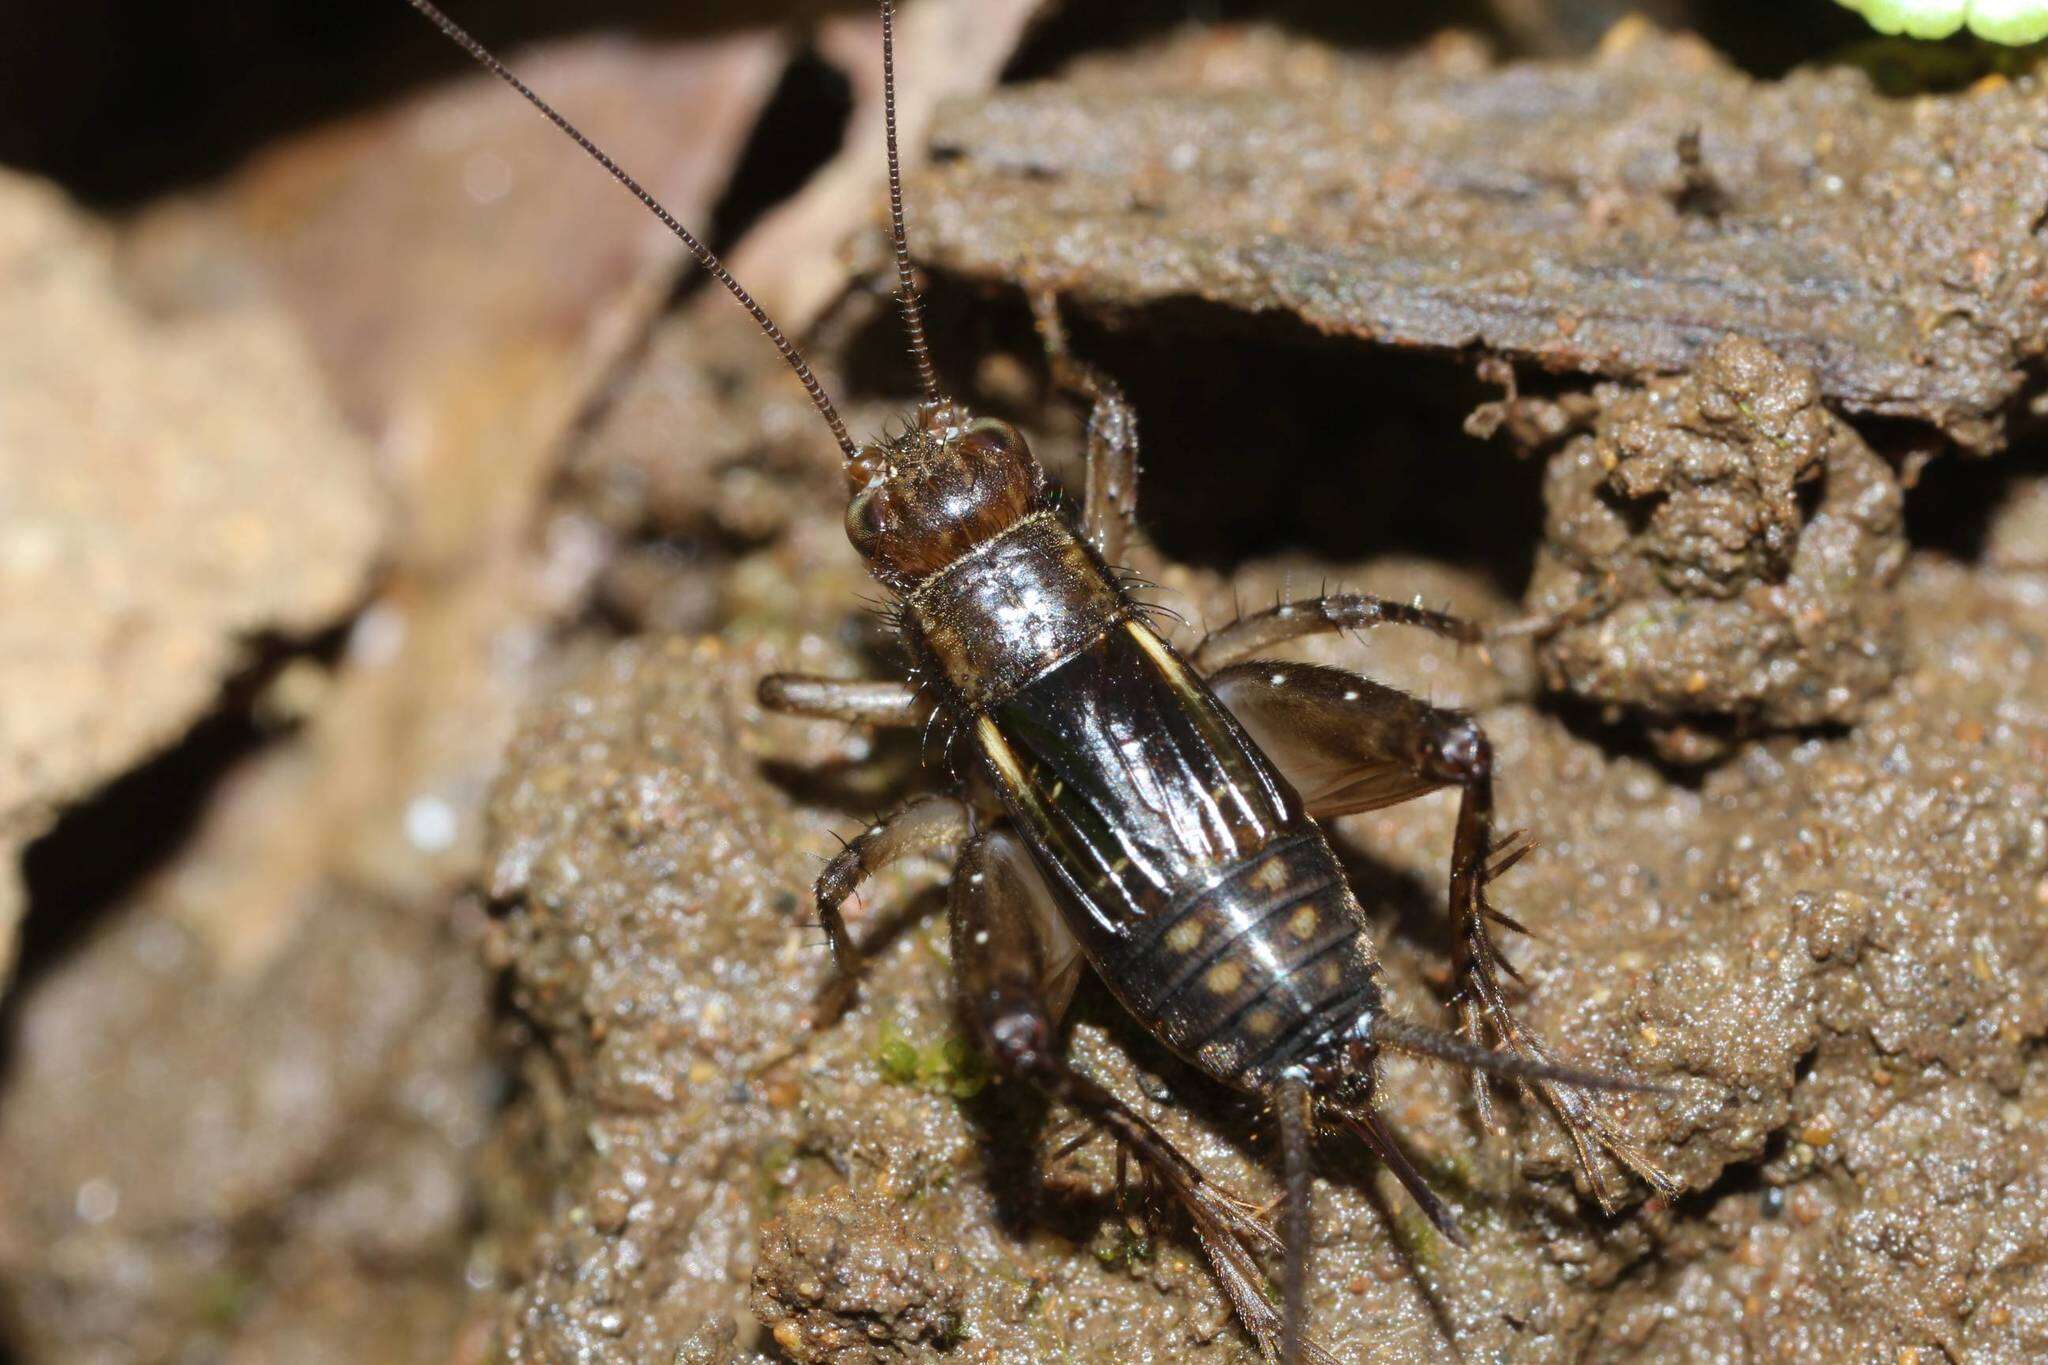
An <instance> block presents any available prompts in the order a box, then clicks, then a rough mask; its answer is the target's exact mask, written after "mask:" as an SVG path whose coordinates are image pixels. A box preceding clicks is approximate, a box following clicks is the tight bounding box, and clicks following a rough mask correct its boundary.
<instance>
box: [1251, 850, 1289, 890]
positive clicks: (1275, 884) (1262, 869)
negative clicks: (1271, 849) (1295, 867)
mask: <svg viewBox="0 0 2048 1365" xmlns="http://www.w3.org/2000/svg"><path fill="white" fill-rule="evenodd" d="M1251 882H1252V885H1253V886H1256V887H1257V888H1258V889H1259V890H1261V891H1278V890H1279V889H1280V888H1281V887H1283V886H1285V885H1287V860H1286V859H1285V858H1268V859H1266V861H1264V862H1262V863H1260V864H1259V867H1258V871H1256V872H1254V873H1252V877H1251Z"/></svg>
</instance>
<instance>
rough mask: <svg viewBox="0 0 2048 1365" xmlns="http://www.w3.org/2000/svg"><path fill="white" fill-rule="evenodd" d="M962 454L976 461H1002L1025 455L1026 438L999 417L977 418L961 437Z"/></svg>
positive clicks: (960, 447)
mask: <svg viewBox="0 0 2048 1365" xmlns="http://www.w3.org/2000/svg"><path fill="white" fill-rule="evenodd" d="M959 449H960V452H961V453H962V454H964V455H966V456H968V457H969V458H970V459H975V460H1001V459H1010V458H1014V457H1016V456H1017V455H1019V454H1022V453H1023V450H1024V436H1023V433H1021V432H1019V431H1018V430H1017V428H1015V427H1013V426H1011V425H1010V424H1009V423H1008V422H1005V421H1003V420H1002V419H1001V418H999V417H977V418H975V419H974V421H973V422H972V423H970V424H969V425H968V428H967V430H966V432H965V433H963V434H962V435H961V437H960V445H959Z"/></svg>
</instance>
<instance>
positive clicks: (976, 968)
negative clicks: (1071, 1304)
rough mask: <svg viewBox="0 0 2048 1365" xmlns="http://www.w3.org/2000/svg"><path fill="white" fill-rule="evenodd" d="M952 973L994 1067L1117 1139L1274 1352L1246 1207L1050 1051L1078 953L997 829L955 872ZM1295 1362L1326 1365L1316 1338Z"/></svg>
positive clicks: (1033, 875)
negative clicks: (1055, 1001)
mask: <svg viewBox="0 0 2048 1365" xmlns="http://www.w3.org/2000/svg"><path fill="white" fill-rule="evenodd" d="M951 921H952V933H953V972H954V978H955V982H956V984H957V987H958V990H959V993H960V1000H961V1005H962V1007H963V1009H964V1010H965V1012H966V1014H967V1016H968V1018H969V1020H970V1021H971V1022H972V1024H973V1025H974V1027H975V1029H976V1031H977V1032H978V1033H979V1034H980V1036H981V1040H982V1043H983V1045H984V1046H985V1047H986V1048H987V1049H988V1051H989V1054H990V1056H991V1057H992V1059H993V1060H994V1061H995V1064H996V1066H997V1068H998V1069H999V1070H1000V1071H1001V1072H1002V1073H1003V1074H1004V1075H1006V1076H1009V1077H1011V1078H1013V1079H1016V1080H1020V1081H1024V1082H1026V1083H1027V1084H1029V1085H1031V1086H1033V1087H1034V1088H1036V1089H1037V1090H1038V1091H1039V1092H1040V1093H1042V1094H1044V1095H1045V1096H1047V1097H1048V1098H1050V1099H1056V1100H1059V1101H1061V1102H1063V1103H1065V1104H1068V1105H1070V1106H1072V1107H1073V1108H1074V1109H1076V1110H1078V1111H1079V1112H1080V1113H1081V1114H1083V1115H1084V1116H1086V1117H1087V1118H1089V1119H1091V1120H1093V1121H1094V1122H1096V1123H1098V1124H1101V1125H1102V1126H1103V1127H1104V1128H1107V1129H1108V1130H1109V1131H1110V1132H1111V1133H1113V1134H1114V1135H1115V1136H1116V1139H1117V1141H1118V1142H1119V1143H1120V1144H1122V1147H1123V1149H1124V1150H1125V1151H1127V1152H1129V1153H1130V1154H1131V1155H1132V1156H1134V1157H1136V1158H1137V1159H1138V1161H1139V1162H1140V1163H1141V1164H1142V1165H1143V1166H1144V1167H1145V1169H1146V1170H1147V1171H1149V1172H1150V1173H1151V1174H1152V1176H1153V1177H1154V1178H1156V1179H1157V1180H1158V1181H1159V1182H1160V1184H1161V1186H1162V1187H1163V1188H1164V1189H1166V1190H1168V1191H1170V1192H1171V1193H1172V1194H1173V1196H1174V1198H1175V1199H1177V1200H1178V1201H1179V1202H1180V1204H1181V1206H1182V1207H1183V1208H1185V1209H1186V1210H1187V1212H1188V1216H1189V1218H1190V1219H1191V1220H1192V1222H1193V1224H1194V1228H1195V1235H1196V1237H1197V1239H1198V1240H1199V1241H1200V1242H1201V1244H1202V1250H1203V1251H1204V1252H1205V1253H1206V1254H1207V1255H1208V1258H1209V1262H1210V1264H1211V1266H1213V1267H1214V1269H1215V1271H1216V1276H1217V1279H1218V1280H1219V1281H1220V1282H1221V1284H1222V1286H1223V1290H1224V1294H1225V1296H1226V1297H1227V1298H1228V1299H1229V1300H1230V1304H1231V1307H1232V1308H1233V1309H1235V1310H1236V1312H1237V1316H1238V1319H1239V1321H1241V1322H1243V1323H1244V1325H1245V1327H1246V1329H1247V1330H1248V1331H1250V1332H1251V1334H1252V1337H1253V1339H1254V1340H1256V1341H1257V1342H1258V1343H1259V1349H1260V1350H1261V1351H1262V1352H1263V1353H1264V1354H1265V1355H1266V1356H1267V1357H1268V1358H1271V1357H1273V1356H1274V1354H1275V1353H1276V1352H1278V1351H1279V1350H1280V1349H1281V1344H1282V1343H1281V1339H1282V1336H1283V1324H1282V1322H1281V1316H1280V1313H1279V1312H1278V1310H1276V1309H1275V1307H1274V1306H1273V1303H1272V1301H1271V1300H1270V1299H1269V1298H1268V1297H1267V1295H1266V1290H1265V1273H1264V1271H1263V1270H1262V1269H1261V1268H1260V1266H1259V1262H1258V1260H1257V1258H1256V1257H1255V1256H1254V1255H1253V1249H1254V1248H1257V1249H1260V1250H1264V1251H1268V1252H1277V1251H1280V1250H1281V1247H1280V1244H1279V1240H1278V1239H1277V1238H1275V1237H1274V1235H1273V1234H1272V1232H1271V1231H1270V1230H1269V1229H1267V1228H1266V1226H1265V1225H1264V1224H1262V1223H1260V1222H1259V1221H1258V1219H1257V1218H1256V1217H1255V1216H1254V1212H1253V1209H1252V1207H1251V1206H1250V1205H1249V1204H1247V1203H1245V1202H1244V1201H1243V1200H1241V1199H1239V1198H1237V1197H1236V1196H1234V1195H1232V1194H1230V1193H1229V1192H1228V1191H1227V1190H1225V1189H1223V1188H1222V1187H1221V1186H1219V1185H1217V1184H1215V1183H1214V1182H1213V1181H1211V1180H1209V1179H1208V1178H1207V1177H1206V1176H1204V1175H1203V1174H1202V1173H1201V1171H1200V1170H1199V1169H1197V1168H1196V1166H1195V1164H1194V1163H1193V1162H1192V1161H1189V1160H1188V1159H1187V1158H1186V1157H1184V1156H1182V1155H1181V1154H1180V1153H1179V1152H1178V1151H1176V1150H1175V1149H1174V1147H1173V1144H1172V1143H1170V1142H1168V1141H1167V1140H1166V1137H1165V1136H1164V1135H1163V1134H1162V1133H1160V1131H1159V1130H1158V1129H1157V1128H1154V1127H1153V1126H1152V1125H1151V1124H1150V1123H1149V1122H1147V1121H1146V1120H1145V1118H1144V1117H1143V1116H1142V1115H1140V1114H1138V1113H1137V1112H1136V1111H1135V1110H1133V1109H1132V1108H1131V1107H1130V1106H1129V1105H1127V1104H1125V1103H1124V1102H1123V1101H1122V1100H1120V1099H1118V1098H1117V1097H1116V1096H1115V1095H1114V1094H1112V1093H1111V1092H1110V1091H1109V1090H1108V1089H1107V1088H1106V1087H1104V1086H1103V1085H1102V1084H1101V1083H1100V1082H1098V1081H1095V1080H1092V1079H1090V1078H1089V1077H1087V1076H1084V1075H1082V1074H1081V1073H1080V1072H1078V1071H1076V1070H1075V1069H1074V1068H1073V1067H1072V1066H1070V1065H1068V1063H1067V1061H1066V1059H1065V1058H1064V1057H1062V1056H1061V1055H1060V1054H1059V1052H1058V1051H1057V1049H1056V1048H1055V1046H1054V1040H1053V1019H1054V1016H1055V1014H1056V1013H1057V1011H1056V1010H1055V1009H1053V1008H1052V1006H1051V1004H1049V1002H1048V999H1047V996H1048V992H1053V993H1062V992H1063V987H1062V985H1061V982H1062V981H1063V979H1064V978H1065V976H1066V973H1067V970H1068V966H1067V964H1071V963H1075V962H1078V960H1079V948H1078V946H1077V945H1076V944H1075V942H1074V939H1073V937H1072V935H1071V934H1069V933H1068V932H1067V931H1066V927H1065V922H1064V921H1063V920H1062V919H1061V918H1060V915H1059V907H1058V904H1057V902H1056V901H1055V900H1054V899H1053V894H1052V891H1051V888H1049V887H1048V886H1047V885H1046V882H1045V878H1044V877H1043V876H1042V875H1041V874H1040V873H1039V870H1038V867H1037V865H1036V864H1035V863H1034V862H1033V861H1032V860H1031V854H1030V852H1029V851H1028V850H1027V849H1026V848H1025V847H1024V844H1023V842H1022V841H1021V840H1019V839H1018V838H1017V837H1016V835H1014V834H1011V833H1009V832H1007V831H998V832H996V833H993V834H989V835H984V836H982V837H980V838H977V839H975V840H974V841H973V842H972V843H970V844H969V845H968V846H967V848H966V849H965V850H964V851H963V852H962V854H961V856H960V864H959V866H958V868H956V869H955V871H954V874H953V900H952V909H951ZM1303 1349H1304V1358H1306V1359H1308V1360H1311V1361H1315V1362H1318V1365H1334V1361H1332V1360H1331V1357H1330V1356H1329V1355H1328V1354H1327V1353H1326V1352H1324V1351H1323V1350H1322V1349H1321V1348H1320V1347H1318V1346H1316V1345H1314V1343H1312V1342H1311V1343H1304V1344H1303Z"/></svg>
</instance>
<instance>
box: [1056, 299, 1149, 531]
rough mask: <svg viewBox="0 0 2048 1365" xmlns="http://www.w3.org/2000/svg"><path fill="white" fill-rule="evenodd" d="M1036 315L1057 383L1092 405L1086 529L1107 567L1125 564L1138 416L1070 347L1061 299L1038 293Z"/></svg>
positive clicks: (1134, 506) (1133, 504)
mask: <svg viewBox="0 0 2048 1365" xmlns="http://www.w3.org/2000/svg"><path fill="white" fill-rule="evenodd" d="M1030 300H1031V316H1032V317H1033V318H1034V319H1035V320H1036V321H1037V323H1038V335H1039V338H1040V340H1042V341H1043V342H1044V344H1045V355H1046V359H1047V361H1048V362H1049V363H1050V364H1051V366H1052V378H1053V383H1055V384H1056V385H1058V386H1059V387H1060V388H1062V389H1065V390H1066V391H1067V392H1069V393H1072V394H1075V395H1076V396H1078V397H1080V398H1081V399H1083V400H1084V401H1085V402H1086V403H1087V404H1088V455H1087V474H1086V476H1085V480H1086V483H1087V489H1086V492H1085V494H1084V499H1083V502H1082V511H1081V530H1082V534H1083V535H1085V536H1086V537H1087V540H1088V543H1089V544H1090V545H1092V546H1094V547H1095V553H1096V554H1098V555H1101V556H1102V559H1103V562H1104V563H1106V564H1118V563H1121V562H1122V560H1123V553H1124V543H1125V542H1126V541H1127V540H1128V539H1129V538H1130V533H1131V525H1132V521H1133V519H1134V518H1135V517H1136V515H1137V511H1138V413H1137V409H1135V408H1133V407H1132V406H1131V404H1130V400H1129V399H1127V398H1125V397H1124V391H1123V390H1122V389H1120V388H1118V387H1117V385H1116V382H1115V381H1114V380H1112V379H1110V377H1109V376H1108V375H1106V374H1104V373H1103V372H1102V371H1100V370H1098V369H1096V368H1095V367H1094V366H1093V365H1090V364H1088V363H1087V362H1086V361H1084V360H1079V359H1076V358H1075V356H1074V354H1073V352H1072V351H1070V350H1068V349H1067V329H1066V327H1065V326H1064V325H1063V324H1062V323H1061V322H1060V311H1059V300H1058V298H1057V297H1056V296H1054V295H1053V294H1051V293H1048V292H1045V291H1042V290H1034V291H1032V292H1031V295H1030Z"/></svg>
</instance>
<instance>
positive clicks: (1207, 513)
mask: <svg viewBox="0 0 2048 1365" xmlns="http://www.w3.org/2000/svg"><path fill="white" fill-rule="evenodd" d="M1063 312H1064V314H1065V316H1066V318H1067V322H1068V327H1069V331H1070V334H1071V343H1072V346H1073V349H1074V351H1075V353H1076V354H1077V355H1079V356H1080V357H1082V358H1083V359H1085V360H1088V361H1089V362H1091V363H1093V364H1095V365H1096V366H1098V367H1099V368H1100V369H1101V370H1102V371H1103V372H1104V373H1106V374H1107V375H1109V376H1110V377H1111V378H1112V379H1114V380H1115V381H1116V382H1117V383H1118V384H1120V385H1121V386H1122V387H1123V389H1124V391H1125V393H1126V395H1127V396H1128V397H1129V398H1130V400H1131V403H1132V404H1133V406H1134V407H1135V409H1136V411H1137V413H1138V431H1139V438H1140V442H1141V446H1142V454H1141V471H1142V472H1141V480H1140V494H1139V500H1138V525H1139V527H1140V529H1141V532H1142V533H1143V534H1144V536H1145V537H1146V538H1147V539H1148V540H1150V541H1151V543H1152V544H1153V545H1155V546H1156V547H1157V548H1158V549H1159V550H1160V551H1161V553H1163V554H1164V555H1165V556H1166V557H1167V558H1169V559H1172V560H1175V561H1177V562H1180V563H1184V564H1191V565H1195V566H1198V567H1202V568H1209V569H1217V570H1224V571H1227V570H1229V569H1231V568H1234V567H1236V566H1238V565H1240V564H1242V563H1244V562H1246V561H1247V560H1251V559H1254V558H1264V557H1269V556H1276V555H1285V554H1299V555H1305V556H1309V557H1312V558H1316V559H1321V560H1325V561H1328V562H1330V563H1334V564H1345V563H1355V562H1358V561H1361V560H1366V559H1371V558H1376V557H1379V556H1383V555H1398V554H1412V555H1423V556H1427V557H1429V558H1432V559H1437V560H1442V561H1449V562H1451V563H1454V564H1457V565H1460V566H1462V567H1465V568H1469V569H1474V570H1477V571H1479V572H1481V573H1484V574H1485V575H1486V576H1487V577H1488V578H1489V579H1490V580H1491V581H1492V582H1493V584H1494V585H1495V586H1496V587H1497V588H1498V589H1499V590H1500V592H1501V593H1502V594H1504V595H1506V596H1509V597H1518V596H1519V595H1520V594H1521V592H1522V589H1523V587H1524V586H1525V585H1526V583H1527V581H1528V577H1529V574H1530V571H1531V568H1532V564H1533V556H1534V551H1535V546H1536V544H1537V543H1538V541H1539V540H1540V538H1541V532H1542V524H1543V522H1542V496H1541V493H1542V477H1543V468H1542V463H1541V462H1540V461H1537V460H1521V459H1517V458H1515V457H1514V455H1512V454H1511V453H1510V452H1509V451H1508V449H1507V448H1506V446H1505V445H1504V444H1502V443H1498V442H1486V441H1481V440H1479V439H1477V438H1475V437H1472V436H1468V435H1466V434H1465V432H1464V429H1463V428H1464V420H1465V417H1466V416H1467V414H1469V413H1470V412H1471V411H1472V410H1473V409H1474V408H1475V407H1477V406H1479V405H1480V404H1481V403H1484V402H1486V401H1488V400H1490V399H1493V398H1495V397H1497V388H1496V386H1494V385H1491V384H1488V383H1487V382H1486V381H1484V380H1482V379H1481V378H1480V377H1479V376H1478V374H1477V373H1476V370H1475V367H1474V366H1473V365H1472V364H1471V363H1470V361H1469V360H1467V359H1466V358H1464V357H1461V356H1447V355H1442V354H1425V353H1417V352H1411V351H1397V350H1388V349H1384V348H1376V347H1370V346H1366V345H1364V344H1361V343H1355V342H1349V341H1342V340H1334V341H1333V340H1331V339H1330V338H1328V337H1324V336H1322V335H1321V334H1319V333H1317V332H1315V331H1314V330H1312V329H1311V328H1309V327H1308V326H1306V325H1305V324H1303V323H1301V322H1299V321H1297V320H1295V319H1293V318H1291V317H1282V316H1278V315H1269V316H1256V317H1254V316H1250V315H1246V314H1243V313H1240V312H1238V311H1236V310H1234V309H1230V308H1225V307H1222V306H1219V305H1214V304H1208V303H1201V302H1197V301H1194V300H1176V301H1170V302H1167V303H1163V304H1159V305H1156V306H1150V307H1147V308H1144V309H1142V310H1137V311H1134V312H1125V311H1119V312H1115V313H1096V312H1092V311H1090V310H1089V309H1087V308H1085V307H1080V306H1076V305H1072V304H1068V305H1065V306H1064V309H1063ZM930 324H931V330H932V333H933V337H934V351H935V354H936V355H937V356H938V357H939V360H940V368H941V371H942V378H943V379H944V381H945V382H946V383H947V385H948V386H949V387H950V388H951V390H952V391H953V392H957V393H964V394H969V395H974V396H975V398H976V401H977V403H978V404H981V405H982V406H987V407H990V408H991V409H992V410H994V411H997V412H1000V413H1002V415H1005V416H1016V415H1019V414H1018V413H1016V412H1014V411H1012V410H1007V409H1006V405H1005V403H1004V402H1002V401H997V402H995V403H993V404H988V403H985V402H983V400H981V398H980V396H979V395H978V393H977V388H976V386H975V384H974V380H975V378H976V376H977V374H978V372H979V368H980V367H981V366H983V365H984V364H985V362H987V361H988V360H989V359H990V358H992V357H1009V358H1012V359H1015V360H1017V361H1019V362H1021V363H1022V364H1023V365H1024V366H1025V367H1026V368H1027V369H1029V370H1030V371H1031V372H1033V373H1034V374H1035V375H1036V376H1037V384H1038V391H1039V392H1040V393H1042V392H1044V385H1045V380H1044V365H1043V359H1042V353H1041V351H1040V348H1039V345H1038V342H1037V338H1036V335H1035V333H1034V332H1033V330H1032V326H1031V319H1030V314H1029V311H1028V310H1027V309H1026V307H1025V306H1024V302H1023V300H1022V298H1021V297H1020V296H1019V295H1017V294H1016V293H1015V292H1014V291H1007V290H1003V291H991V290H985V289H982V288H979V287H977V286H975V285H972V284H970V283H968V282H965V281H962V280H958V279H955V278H951V277H946V276H940V277H938V278H937V279H935V280H934V282H933V289H932V292H931V296H930ZM895 328H896V323H895V319H894V318H893V317H892V316H891V317H878V318H877V319H876V321H875V322H874V323H873V324H872V325H871V326H870V327H869V328H867V329H866V330H865V331H864V332H863V334H862V335H861V336H859V337H857V338H856V339H855V340H854V342H853V343H852V344H851V345H849V346H848V347H847V348H846V349H847V354H848V355H849V356H850V357H851V361H852V363H851V365H850V366H849V369H848V381H849V384H850V386H851V387H853V388H854V389H855V390H856V391H873V392H886V393H906V392H909V391H910V390H911V388H912V384H911V382H910V380H909V362H908V359H907V357H906V355H905V354H904V350H903V347H902V344H901V339H900V336H899V335H898V334H897V332H896V330H895ZM1055 401H1056V402H1059V401H1063V400H1055ZM1044 453H1047V454H1051V453H1053V452H1044Z"/></svg>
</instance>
